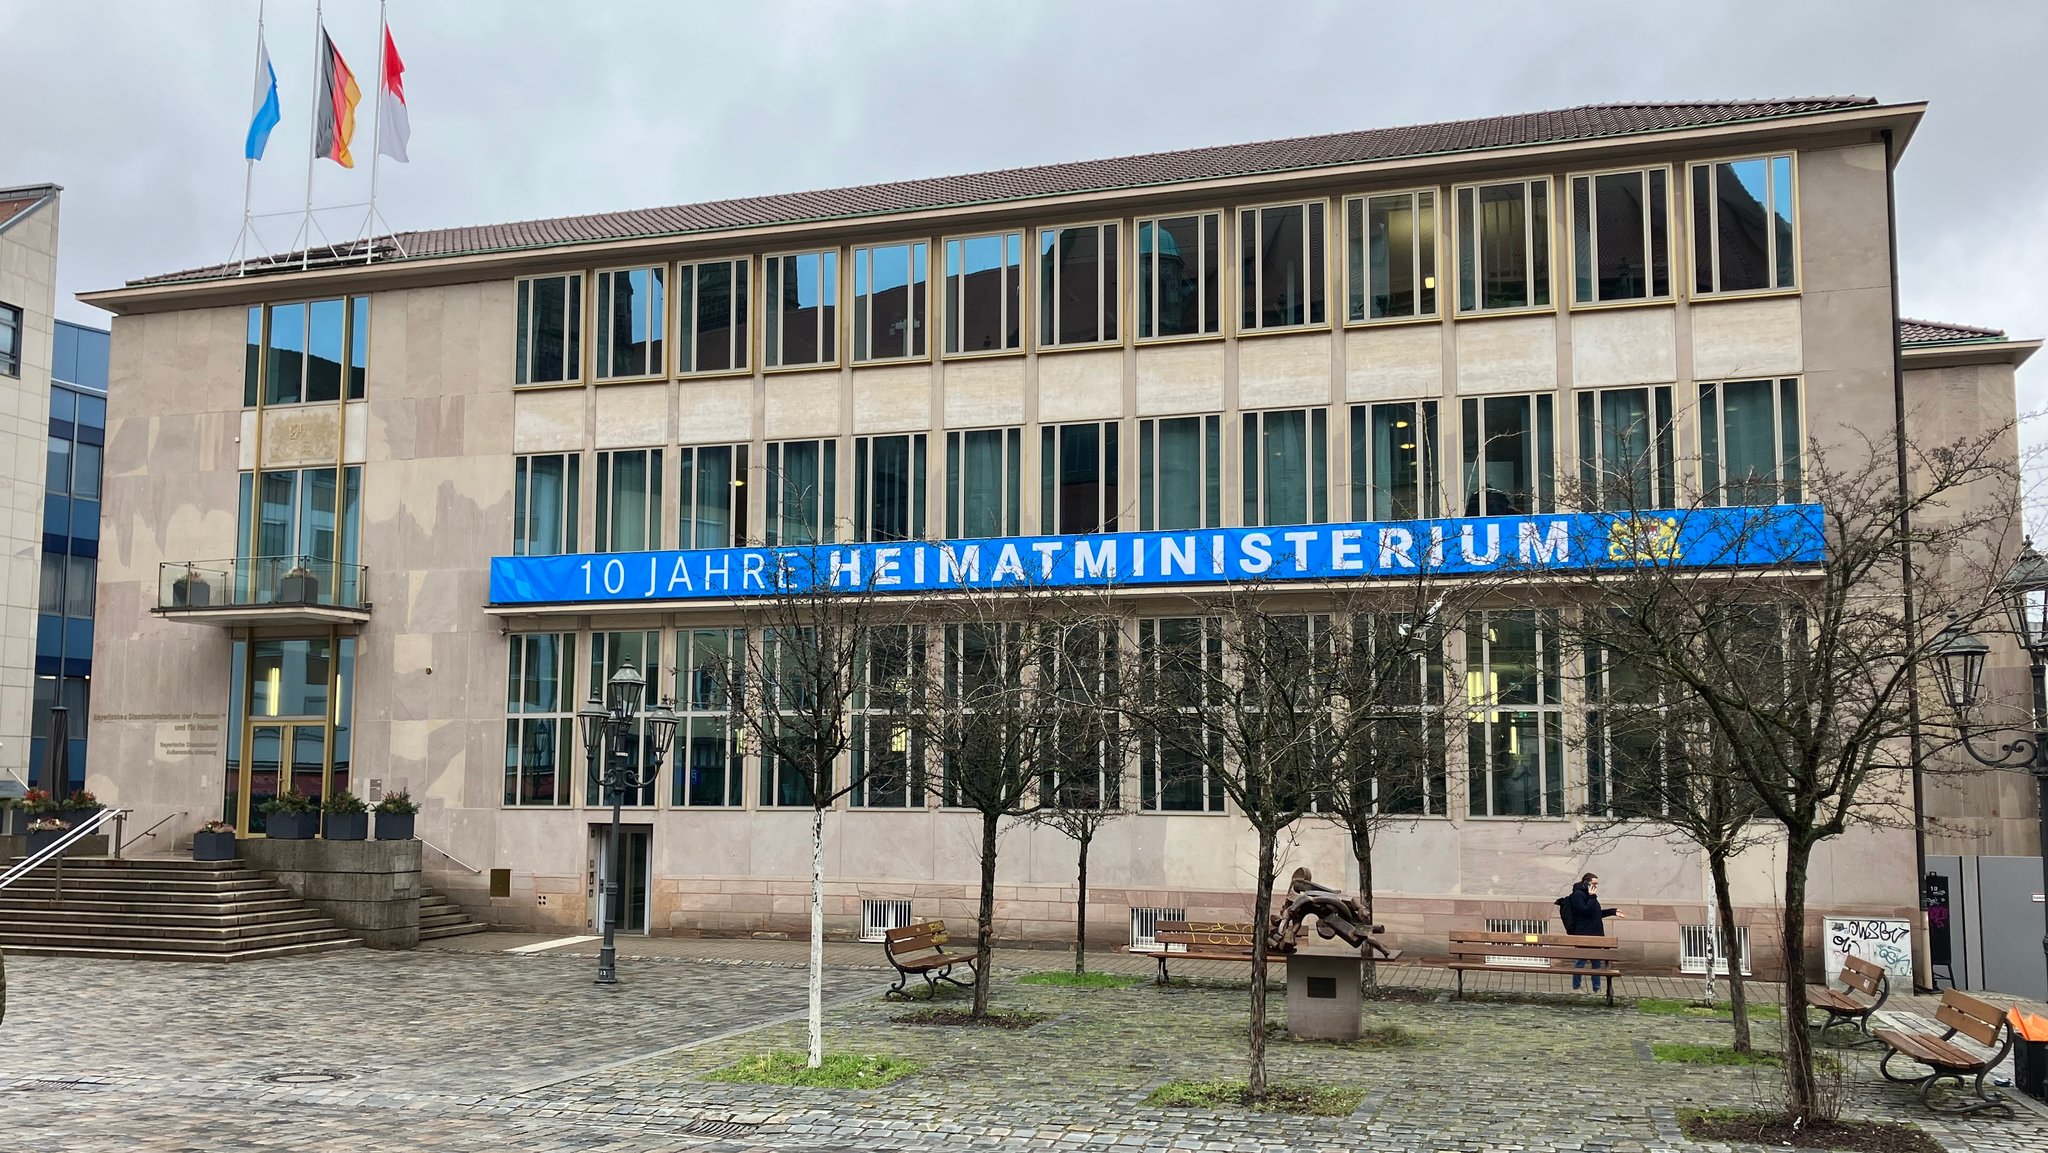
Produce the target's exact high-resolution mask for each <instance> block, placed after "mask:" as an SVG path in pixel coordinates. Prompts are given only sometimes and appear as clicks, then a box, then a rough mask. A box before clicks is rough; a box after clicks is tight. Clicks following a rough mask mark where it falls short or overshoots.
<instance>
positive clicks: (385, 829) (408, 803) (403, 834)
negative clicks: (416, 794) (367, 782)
mask: <svg viewBox="0 0 2048 1153" xmlns="http://www.w3.org/2000/svg"><path fill="white" fill-rule="evenodd" d="M419 811H420V807H419V805H417V804H415V803H414V802H413V799H412V794H411V793H409V792H407V791H406V790H404V789H399V790H397V791H396V792H390V793H386V794H384V799H383V800H381V801H378V802H377V839H378V840H380V841H410V840H412V826H413V821H414V819H415V817H416V816H417V814H418V813H419Z"/></svg>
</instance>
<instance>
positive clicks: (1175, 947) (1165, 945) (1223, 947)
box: [1130, 921, 1287, 985]
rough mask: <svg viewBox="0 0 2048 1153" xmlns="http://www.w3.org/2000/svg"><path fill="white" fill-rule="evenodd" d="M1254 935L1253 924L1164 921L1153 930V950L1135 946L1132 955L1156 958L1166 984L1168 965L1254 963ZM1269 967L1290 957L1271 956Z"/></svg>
mask: <svg viewBox="0 0 2048 1153" xmlns="http://www.w3.org/2000/svg"><path fill="white" fill-rule="evenodd" d="M1252 932H1253V926H1252V923H1251V922H1250V921H1161V922H1159V923H1158V925H1157V926H1156V927H1155V928H1154V929H1153V930H1152V944H1153V947H1152V948H1149V949H1141V948H1139V947H1138V946H1136V945H1133V946H1131V947H1130V952H1131V953H1133V954H1135V955H1137V956H1140V957H1153V958H1156V959H1157V960H1158V961H1159V979H1158V983H1159V984H1161V985H1164V984H1166V980H1167V972H1166V962H1167V960H1168V959H1169V958H1170V959H1172V960H1176V961H1243V962H1244V963H1246V964H1250V963H1251V960H1252ZM1266 961H1267V963H1269V964H1275V965H1284V964H1286V963H1287V954H1285V953H1268V954H1267V955H1266Z"/></svg>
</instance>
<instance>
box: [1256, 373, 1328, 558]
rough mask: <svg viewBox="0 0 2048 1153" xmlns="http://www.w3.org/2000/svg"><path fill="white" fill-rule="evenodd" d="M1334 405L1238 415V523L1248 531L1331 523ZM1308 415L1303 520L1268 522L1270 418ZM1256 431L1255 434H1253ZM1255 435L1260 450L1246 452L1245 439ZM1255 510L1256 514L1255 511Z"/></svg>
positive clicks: (1275, 409) (1271, 409)
mask: <svg viewBox="0 0 2048 1153" xmlns="http://www.w3.org/2000/svg"><path fill="white" fill-rule="evenodd" d="M1331 407H1332V406H1331V405H1327V404H1311V405H1288V406H1285V407H1282V408H1255V409H1244V410H1242V411H1241V412H1240V413H1239V416H1238V431H1239V442H1238V444H1239V454H1238V461H1237V496H1238V509H1237V513H1238V516H1237V519H1238V523H1239V524H1241V525H1243V526H1244V527H1246V528H1285V527H1288V526H1291V525H1297V524H1329V523H1330V464H1331V452H1330V409H1331ZM1291 412H1299V413H1305V414H1306V415H1307V419H1306V420H1305V421H1303V429H1302V436H1303V439H1304V443H1303V445H1302V447H1303V449H1304V450H1306V452H1307V454H1308V459H1307V460H1306V461H1304V462H1303V468H1304V470H1305V472H1306V475H1307V477H1308V491H1307V492H1305V493H1303V494H1302V504H1303V506H1304V515H1305V516H1307V517H1308V519H1307V520H1303V521H1269V520H1267V519H1266V518H1265V513H1264V509H1265V502H1266V494H1267V493H1269V492H1271V491H1272V485H1271V484H1270V483H1268V478H1267V476H1266V469H1265V467H1264V461H1265V447H1266V438H1267V436H1268V435H1269V433H1268V431H1267V428H1266V421H1267V418H1268V417H1272V416H1278V415H1281V414H1283V413H1291ZM1254 428H1256V432H1254ZM1254 436H1256V447H1257V451H1255V452H1254V451H1246V449H1245V444H1244V442H1245V439H1247V438H1252V437H1254ZM1255 510H1256V511H1255Z"/></svg>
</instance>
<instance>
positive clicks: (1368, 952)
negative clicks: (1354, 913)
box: [1351, 828, 1379, 989]
mask: <svg viewBox="0 0 2048 1153" xmlns="http://www.w3.org/2000/svg"><path fill="white" fill-rule="evenodd" d="M1351 855H1352V857H1353V858H1355V859H1356V860H1357V861H1358V900H1359V903H1360V904H1362V905H1364V906H1365V910H1366V912H1368V913H1372V914H1373V920H1375V921H1376V920H1378V919H1379V914H1378V912H1377V911H1376V910H1374V909H1373V907H1372V837H1371V836H1370V835H1368V833H1367V831H1366V830H1365V829H1362V828H1360V829H1353V830H1351ZM1364 928H1365V931H1366V933H1367V934H1368V935H1369V934H1371V932H1372V926H1371V925H1366V926H1364ZM1360 956H1361V958H1362V959H1363V961H1364V967H1363V969H1362V970H1361V971H1360V973H1359V980H1360V981H1361V982H1363V983H1364V986H1365V987H1366V988H1368V989H1370V988H1373V987H1374V986H1376V985H1378V984H1379V970H1378V963H1377V962H1376V961H1375V960H1374V959H1373V951H1372V942H1371V940H1370V939H1368V940H1367V941H1366V945H1365V949H1364V950H1363V951H1362V953H1361V954H1360Z"/></svg>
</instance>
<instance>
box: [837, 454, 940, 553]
mask: <svg viewBox="0 0 2048 1153" xmlns="http://www.w3.org/2000/svg"><path fill="white" fill-rule="evenodd" d="M925 503H926V502H925V434H924V433H921V432H919V433H911V434H906V435H901V436H861V437H855V438H854V441H853V539H855V540H863V541H866V540H922V539H924V516H925Z"/></svg>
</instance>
